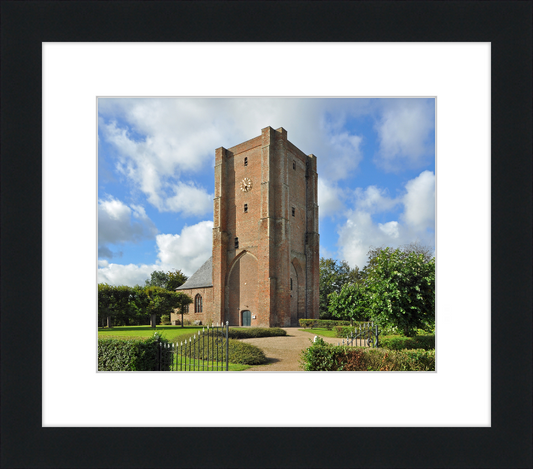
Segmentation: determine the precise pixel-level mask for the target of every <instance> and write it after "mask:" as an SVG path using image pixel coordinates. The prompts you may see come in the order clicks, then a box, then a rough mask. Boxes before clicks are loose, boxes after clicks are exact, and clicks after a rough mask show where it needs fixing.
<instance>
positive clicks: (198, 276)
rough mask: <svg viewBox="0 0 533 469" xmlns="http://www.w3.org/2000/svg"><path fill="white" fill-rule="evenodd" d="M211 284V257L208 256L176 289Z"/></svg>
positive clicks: (209, 285) (208, 285)
mask: <svg viewBox="0 0 533 469" xmlns="http://www.w3.org/2000/svg"><path fill="white" fill-rule="evenodd" d="M212 286H213V258H212V257H210V258H209V259H208V260H207V262H206V263H205V264H204V265H202V267H200V268H199V269H198V270H197V271H196V272H195V273H194V274H192V275H191V277H190V278H189V279H188V280H187V281H186V282H185V283H184V284H183V285H182V286H181V287H178V288H176V290H188V289H189V288H202V287H212Z"/></svg>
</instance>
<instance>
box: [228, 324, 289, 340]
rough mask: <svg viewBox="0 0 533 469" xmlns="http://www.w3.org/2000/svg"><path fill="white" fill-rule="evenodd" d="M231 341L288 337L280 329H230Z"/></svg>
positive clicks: (285, 332)
mask: <svg viewBox="0 0 533 469" xmlns="http://www.w3.org/2000/svg"><path fill="white" fill-rule="evenodd" d="M228 335H229V338H230V339H254V338H257V337H278V336H284V335H287V331H285V330H283V329H281V328H280V327H250V328H246V329H230V330H229V333H228Z"/></svg>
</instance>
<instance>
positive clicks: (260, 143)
mask: <svg viewBox="0 0 533 469" xmlns="http://www.w3.org/2000/svg"><path fill="white" fill-rule="evenodd" d="M318 289H319V235H318V204H317V166H316V157H315V156H314V155H306V154H304V153H303V152H302V151H301V150H299V149H298V148H296V146H294V145H293V144H292V143H291V142H289V140H287V131H286V130H285V129H283V128H280V129H277V130H274V129H272V128H271V127H267V128H265V129H263V130H262V131H261V135H259V136H258V137H255V138H253V139H251V140H248V141H246V142H244V143H241V144H239V145H236V146H234V147H232V148H229V149H227V150H226V149H225V148H222V147H221V148H218V149H217V150H216V152H215V198H214V227H213V254H212V257H211V258H210V259H208V260H207V261H206V262H205V263H204V264H203V265H202V266H201V267H200V269H198V270H197V271H196V272H195V273H194V274H193V275H192V276H191V277H190V278H189V279H188V280H187V282H185V283H184V284H183V285H182V286H181V287H179V288H178V289H177V291H181V292H184V293H186V294H188V295H189V296H190V297H191V298H192V299H193V303H192V304H191V305H189V313H188V314H187V315H186V316H185V317H184V319H188V320H190V321H191V322H192V321H195V320H200V321H202V324H209V323H210V322H211V323H215V324H216V323H221V322H225V321H229V324H230V325H231V326H252V327H254V326H256V327H274V326H280V327H286V326H297V325H298V320H299V319H302V318H309V319H312V318H316V319H318V308H319V297H318ZM172 316H173V317H172V319H173V320H177V319H181V316H180V315H177V314H172Z"/></svg>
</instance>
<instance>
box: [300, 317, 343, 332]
mask: <svg viewBox="0 0 533 469" xmlns="http://www.w3.org/2000/svg"><path fill="white" fill-rule="evenodd" d="M349 325H350V321H340V320H337V321H336V320H333V319H300V327H303V328H304V329H307V328H308V327H325V328H326V329H328V331H330V330H331V329H333V327H334V326H349Z"/></svg>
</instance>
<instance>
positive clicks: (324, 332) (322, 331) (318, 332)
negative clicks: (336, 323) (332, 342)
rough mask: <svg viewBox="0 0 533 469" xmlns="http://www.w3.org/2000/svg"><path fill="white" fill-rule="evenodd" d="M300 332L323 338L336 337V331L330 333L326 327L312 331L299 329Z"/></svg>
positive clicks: (315, 328)
mask: <svg viewBox="0 0 533 469" xmlns="http://www.w3.org/2000/svg"><path fill="white" fill-rule="evenodd" d="M298 330H299V331H303V332H309V334H314V335H318V336H322V337H336V335H335V331H333V330H332V331H328V330H327V329H326V328H325V327H314V328H312V329H298Z"/></svg>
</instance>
